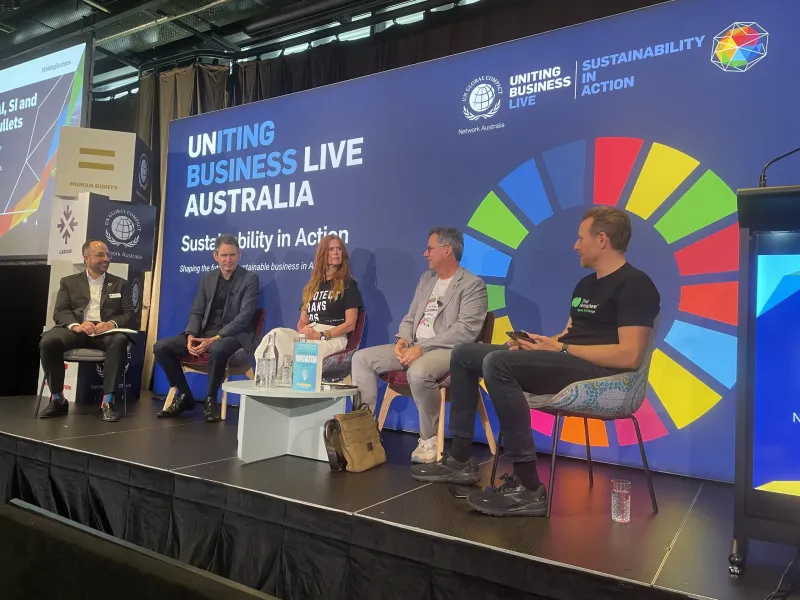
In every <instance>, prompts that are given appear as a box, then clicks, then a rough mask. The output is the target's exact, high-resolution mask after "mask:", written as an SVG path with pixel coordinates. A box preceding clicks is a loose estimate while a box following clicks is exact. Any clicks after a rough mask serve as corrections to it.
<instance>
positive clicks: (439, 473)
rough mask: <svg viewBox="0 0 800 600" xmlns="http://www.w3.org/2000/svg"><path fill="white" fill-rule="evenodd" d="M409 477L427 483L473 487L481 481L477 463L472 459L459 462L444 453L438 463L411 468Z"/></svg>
mask: <svg viewBox="0 0 800 600" xmlns="http://www.w3.org/2000/svg"><path fill="white" fill-rule="evenodd" d="M411 476H412V477H413V478H414V479H416V480H417V481H426V482H428V483H458V484H461V485H474V484H476V483H478V482H479V481H480V480H481V474H480V473H478V463H476V462H475V459H474V458H470V459H469V460H468V461H467V462H459V461H457V460H456V459H455V458H453V457H452V456H450V455H449V454H447V453H446V452H445V453H444V454H443V455H442V458H440V459H439V462H435V463H432V464H425V465H414V466H413V467H411Z"/></svg>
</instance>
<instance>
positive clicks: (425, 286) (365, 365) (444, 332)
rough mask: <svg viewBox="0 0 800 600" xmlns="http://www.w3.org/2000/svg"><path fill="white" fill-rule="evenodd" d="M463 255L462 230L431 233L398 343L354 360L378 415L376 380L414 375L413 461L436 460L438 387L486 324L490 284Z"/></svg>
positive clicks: (356, 379)
mask: <svg viewBox="0 0 800 600" xmlns="http://www.w3.org/2000/svg"><path fill="white" fill-rule="evenodd" d="M463 251H464V236H463V235H462V234H461V232H460V231H458V230H457V229H454V228H452V227H436V228H434V229H431V231H430V234H429V239H428V247H427V248H426V249H425V258H427V259H428V265H429V266H430V270H429V271H426V272H425V274H424V275H423V276H422V277H421V278H420V280H419V283H418V284H417V289H416V291H415V292H414V299H413V300H412V301H411V306H410V307H409V309H408V314H407V315H406V316H405V317H404V318H403V321H402V322H401V323H400V328H399V331H398V333H397V335H396V336H395V338H396V341H395V343H394V344H388V345H385V346H376V347H373V348H365V349H364V350H359V351H358V352H356V354H355V355H354V356H353V367H352V372H353V383H354V384H355V385H357V386H358V389H359V391H360V392H361V399H362V401H363V402H364V403H365V404H367V405H369V407H370V408H371V409H372V410H373V411H374V410H375V405H376V404H377V401H378V399H377V397H378V385H377V381H376V379H375V375H381V374H383V373H388V372H390V371H399V370H401V369H404V370H406V371H408V383H409V385H410V387H411V392H412V395H413V397H414V402H415V403H416V405H417V410H418V411H419V428H420V429H419V430H420V439H419V444H418V445H417V448H416V449H415V450H414V452H413V453H412V454H411V461H412V462H418V463H432V462H435V461H436V445H437V439H438V438H437V431H438V425H439V405H440V399H441V396H440V393H439V386H438V383H437V382H438V381H439V380H440V379H441V378H442V377H444V375H445V374H446V373H447V371H448V370H449V368H450V352H451V350H452V349H453V347H454V346H456V345H457V344H463V343H466V342H474V341H475V340H476V339H477V337H478V335H479V334H480V331H481V329H482V327H483V323H484V321H485V319H486V306H487V295H486V284H485V283H484V282H483V280H482V279H480V278H479V277H476V276H475V275H473V274H472V273H470V272H469V271H467V270H466V269H465V268H464V267H462V266H460V265H459V262H460V261H461V254H462V253H463ZM476 386H477V383H476ZM475 389H477V387H476V388H475Z"/></svg>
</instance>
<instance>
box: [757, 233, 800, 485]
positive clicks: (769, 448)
mask: <svg viewBox="0 0 800 600" xmlns="http://www.w3.org/2000/svg"><path fill="white" fill-rule="evenodd" d="M757 249H758V262H757V265H756V268H757V271H756V273H757V275H756V315H757V316H756V365H755V371H756V372H755V394H754V395H755V400H754V414H753V420H754V423H753V487H754V488H755V489H758V490H762V491H767V492H775V493H778V494H790V495H792V496H800V461H798V456H800V369H798V368H797V365H798V358H800V356H799V355H798V346H797V339H798V336H800V321H798V318H797V315H798V314H800V234H797V233H783V232H777V233H760V234H758V239H757Z"/></svg>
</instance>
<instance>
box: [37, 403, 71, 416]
mask: <svg viewBox="0 0 800 600" xmlns="http://www.w3.org/2000/svg"><path fill="white" fill-rule="evenodd" d="M68 412H69V402H67V399H66V398H62V399H61V402H58V401H56V400H55V399H54V398H50V403H49V404H48V405H47V406H45V408H44V410H42V411H40V412H39V418H40V419H52V418H53V417H65V416H67V413H68Z"/></svg>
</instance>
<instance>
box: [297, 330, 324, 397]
mask: <svg viewBox="0 0 800 600" xmlns="http://www.w3.org/2000/svg"><path fill="white" fill-rule="evenodd" d="M292 368H293V372H292V390H294V391H296V392H319V391H320V389H321V384H322V364H321V361H320V348H319V344H318V343H317V342H314V341H306V342H296V343H295V345H294V361H293V363H292Z"/></svg>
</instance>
